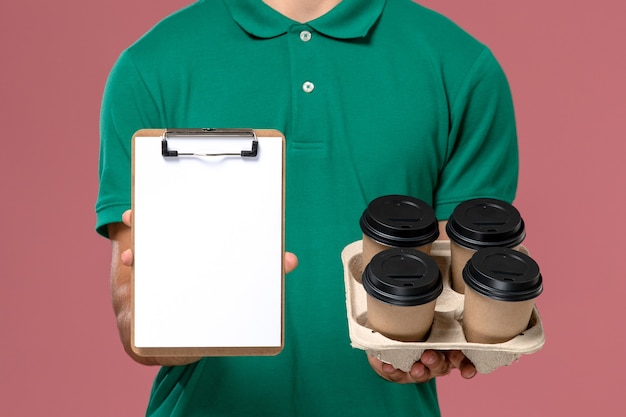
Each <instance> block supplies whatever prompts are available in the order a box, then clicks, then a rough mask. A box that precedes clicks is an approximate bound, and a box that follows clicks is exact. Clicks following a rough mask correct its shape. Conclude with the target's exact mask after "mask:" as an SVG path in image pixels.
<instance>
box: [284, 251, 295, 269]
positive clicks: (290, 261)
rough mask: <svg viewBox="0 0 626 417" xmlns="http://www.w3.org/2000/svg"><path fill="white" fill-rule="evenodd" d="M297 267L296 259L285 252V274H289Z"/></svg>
mask: <svg viewBox="0 0 626 417" xmlns="http://www.w3.org/2000/svg"><path fill="white" fill-rule="evenodd" d="M297 266H298V257H297V256H296V255H295V254H293V253H291V252H285V273H287V274H288V273H290V272H291V271H293V270H294V269H296V267H297Z"/></svg>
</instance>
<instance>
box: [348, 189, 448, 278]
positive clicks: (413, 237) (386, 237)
mask: <svg viewBox="0 0 626 417" xmlns="http://www.w3.org/2000/svg"><path fill="white" fill-rule="evenodd" d="M359 225H360V226H361V230H362V231H363V252H362V255H361V260H362V266H363V269H364V268H365V267H366V266H367V264H368V263H369V262H370V261H371V259H372V257H373V256H374V255H376V254H377V253H380V252H382V251H384V250H386V249H389V248H413V249H416V250H419V251H422V252H424V253H427V254H428V253H430V248H431V246H432V242H434V241H435V240H436V239H437V237H439V223H438V222H437V218H436V217H435V212H434V210H433V209H432V207H430V206H429V205H428V204H427V203H426V202H424V201H422V200H419V199H417V198H414V197H409V196H403V195H386V196H382V197H378V198H376V199H374V200H372V201H371V202H370V203H369V204H368V206H367V208H366V209H365V210H364V212H363V215H362V216H361V219H360V221H359ZM357 281H359V279H358V278H357Z"/></svg>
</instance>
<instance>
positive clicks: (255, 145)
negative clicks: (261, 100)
mask: <svg viewBox="0 0 626 417" xmlns="http://www.w3.org/2000/svg"><path fill="white" fill-rule="evenodd" d="M175 136H178V137H183V136H184V137H190V136H191V137H193V136H199V137H211V136H215V137H237V138H241V137H250V138H251V139H252V144H251V148H250V149H249V150H247V149H242V150H241V152H224V153H196V152H178V151H177V150H173V149H169V148H168V143H167V139H168V138H169V137H175ZM258 150H259V141H258V140H257V137H256V133H255V132H254V130H252V129H213V128H201V129H168V130H166V131H165V132H164V133H163V139H161V155H163V156H164V157H178V156H240V157H242V158H254V157H256V156H257V153H258Z"/></svg>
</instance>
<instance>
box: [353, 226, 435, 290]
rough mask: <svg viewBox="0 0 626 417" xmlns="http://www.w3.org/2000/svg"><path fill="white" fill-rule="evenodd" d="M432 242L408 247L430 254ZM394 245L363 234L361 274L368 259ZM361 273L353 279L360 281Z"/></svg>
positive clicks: (368, 261)
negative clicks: (385, 243) (384, 243)
mask: <svg viewBox="0 0 626 417" xmlns="http://www.w3.org/2000/svg"><path fill="white" fill-rule="evenodd" d="M432 246H433V244H432V242H431V243H427V244H425V245H421V246H415V247H411V248H409V249H415V250H418V251H420V252H422V253H425V254H427V255H430V250H431V248H432ZM394 247H395V246H388V245H383V244H382V243H379V242H377V241H375V240H374V239H372V238H370V237H369V236H367V235H365V234H363V251H362V252H361V267H362V268H361V271H360V272H361V274H362V273H363V270H364V269H365V267H366V266H367V264H369V263H370V261H371V260H372V258H373V257H374V255H377V254H379V253H380V252H382V251H384V250H387V249H392V248H394ZM361 274H358V275H357V276H355V279H356V280H357V281H358V282H361Z"/></svg>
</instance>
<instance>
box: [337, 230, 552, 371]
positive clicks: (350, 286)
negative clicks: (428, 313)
mask: <svg viewBox="0 0 626 417" xmlns="http://www.w3.org/2000/svg"><path fill="white" fill-rule="evenodd" d="M361 251H362V241H361V240H359V241H356V242H353V243H351V244H349V245H348V246H346V247H345V248H344V249H343V251H342V253H341V259H342V262H343V266H344V283H345V289H346V307H347V313H348V329H349V332H350V341H351V344H352V347H354V348H357V349H361V350H365V351H366V352H367V353H368V354H369V355H371V356H374V357H376V358H378V359H380V360H381V361H383V362H387V363H390V364H391V365H393V366H394V367H395V368H397V369H400V370H402V371H405V372H408V371H409V370H410V369H411V366H412V365H413V363H415V362H416V361H418V360H419V358H420V357H421V356H422V353H423V352H424V351H426V350H429V349H433V350H460V351H462V352H463V354H464V355H465V356H466V357H467V358H468V359H469V360H471V361H472V363H473V364H474V365H475V366H476V370H477V371H478V372H479V373H481V374H488V373H490V372H492V371H494V370H495V369H497V368H499V367H501V366H507V365H510V364H511V363H513V362H514V361H516V360H518V359H519V358H520V357H521V356H522V355H528V354H531V353H534V352H537V351H538V350H540V349H541V348H542V347H543V344H544V342H545V337H544V332H543V326H542V324H541V317H540V316H539V311H538V310H537V307H536V306H535V307H534V308H533V312H532V315H531V318H530V321H529V324H528V328H527V329H526V330H525V331H524V332H523V333H521V334H519V335H518V336H516V337H514V338H513V339H511V340H509V341H507V342H504V343H495V344H482V343H469V342H467V340H466V339H465V335H464V333H463V328H462V322H463V303H464V297H465V296H464V295H463V294H460V293H457V292H455V291H454V290H452V287H451V285H450V242H449V241H435V242H434V243H433V246H432V249H431V253H430V256H431V257H433V258H434V259H435V261H436V262H437V264H438V265H439V268H440V269H441V273H442V277H443V284H444V288H443V292H442V293H441V295H440V296H439V297H438V298H437V303H436V307H435V317H434V321H433V325H432V328H431V331H430V335H429V336H428V338H427V339H426V340H425V341H424V342H401V341H397V340H392V339H389V338H387V337H385V336H383V335H382V334H380V333H378V332H376V331H374V330H372V329H370V328H368V327H367V326H366V323H367V302H366V293H365V289H364V288H363V286H362V284H361V283H360V282H358V281H357V280H356V278H355V277H358V276H360V275H361V273H362V272H363V269H364V267H365V265H362V262H361ZM520 251H521V252H523V253H525V254H528V251H527V249H526V248H525V247H524V246H521V247H520Z"/></svg>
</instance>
